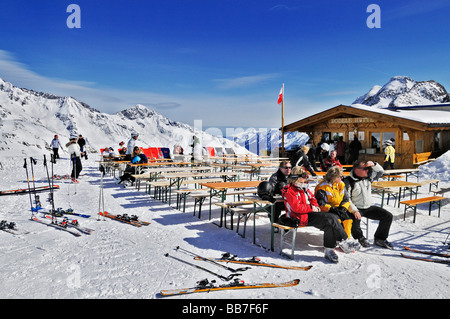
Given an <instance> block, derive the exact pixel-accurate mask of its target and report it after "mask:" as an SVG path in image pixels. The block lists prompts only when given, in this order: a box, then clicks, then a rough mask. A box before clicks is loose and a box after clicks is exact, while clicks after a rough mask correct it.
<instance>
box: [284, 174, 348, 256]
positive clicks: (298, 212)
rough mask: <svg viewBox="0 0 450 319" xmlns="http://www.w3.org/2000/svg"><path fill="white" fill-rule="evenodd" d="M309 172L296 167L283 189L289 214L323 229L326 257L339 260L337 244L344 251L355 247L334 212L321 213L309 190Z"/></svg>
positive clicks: (304, 223)
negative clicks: (335, 249)
mask: <svg viewBox="0 0 450 319" xmlns="http://www.w3.org/2000/svg"><path fill="white" fill-rule="evenodd" d="M307 177H308V175H307V173H306V172H305V170H304V169H303V168H302V167H300V166H296V167H294V168H293V169H292V173H291V175H289V177H288V183H289V184H288V185H287V186H285V187H284V188H283V189H282V195H283V199H284V204H285V206H286V216H287V217H288V218H291V219H293V220H298V225H299V226H313V227H316V228H318V229H320V230H322V231H323V232H324V234H323V245H324V247H325V258H326V259H328V260H330V261H332V262H334V263H337V262H338V256H337V254H336V252H335V251H334V248H335V247H336V245H338V246H339V247H340V248H341V249H342V250H343V251H344V252H346V253H349V252H353V251H354V250H355V249H354V247H353V245H352V243H351V242H350V241H348V240H347V238H348V236H347V234H346V233H345V231H344V228H343V227H342V225H341V224H340V223H339V219H338V217H337V216H336V215H334V214H329V213H327V212H321V211H320V207H319V204H318V203H317V200H316V198H315V197H314V194H313V193H312V192H311V191H310V190H309V189H308V184H307V183H306V179H307Z"/></svg>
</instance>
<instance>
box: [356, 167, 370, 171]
mask: <svg viewBox="0 0 450 319" xmlns="http://www.w3.org/2000/svg"><path fill="white" fill-rule="evenodd" d="M357 168H358V169H362V170H364V171H368V170H369V169H370V167H357Z"/></svg>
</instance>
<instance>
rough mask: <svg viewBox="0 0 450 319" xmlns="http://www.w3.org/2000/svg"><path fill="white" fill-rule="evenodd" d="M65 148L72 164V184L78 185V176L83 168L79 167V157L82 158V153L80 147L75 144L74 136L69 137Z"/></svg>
mask: <svg viewBox="0 0 450 319" xmlns="http://www.w3.org/2000/svg"><path fill="white" fill-rule="evenodd" d="M66 147H67V151H68V152H69V156H70V160H71V162H72V173H71V175H70V177H72V182H75V183H78V180H77V179H78V176H80V172H81V170H82V169H83V166H82V165H81V156H83V155H84V153H82V152H81V150H80V145H79V144H78V143H77V135H76V134H71V135H70V140H69V142H68V143H67V144H66Z"/></svg>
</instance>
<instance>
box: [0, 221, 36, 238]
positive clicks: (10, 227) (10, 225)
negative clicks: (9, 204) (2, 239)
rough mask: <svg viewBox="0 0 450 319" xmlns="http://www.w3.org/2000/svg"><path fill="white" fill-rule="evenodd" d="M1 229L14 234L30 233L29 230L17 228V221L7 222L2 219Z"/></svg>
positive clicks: (0, 222)
mask: <svg viewBox="0 0 450 319" xmlns="http://www.w3.org/2000/svg"><path fill="white" fill-rule="evenodd" d="M0 230H3V231H5V232H7V233H10V234H13V235H22V234H28V233H29V232H28V231H24V230H21V229H17V225H16V223H15V222H7V221H6V220H2V221H0Z"/></svg>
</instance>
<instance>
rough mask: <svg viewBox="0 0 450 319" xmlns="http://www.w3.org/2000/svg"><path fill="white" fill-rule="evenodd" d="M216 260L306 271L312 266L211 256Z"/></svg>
mask: <svg viewBox="0 0 450 319" xmlns="http://www.w3.org/2000/svg"><path fill="white" fill-rule="evenodd" d="M211 259H213V260H215V261H218V262H224V263H236V264H245V265H251V266H260V267H271V268H282V269H291V270H302V271H308V270H310V269H311V268H312V265H309V266H283V265H277V264H271V263H264V262H252V261H245V260H232V259H230V260H229V259H221V258H211Z"/></svg>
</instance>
